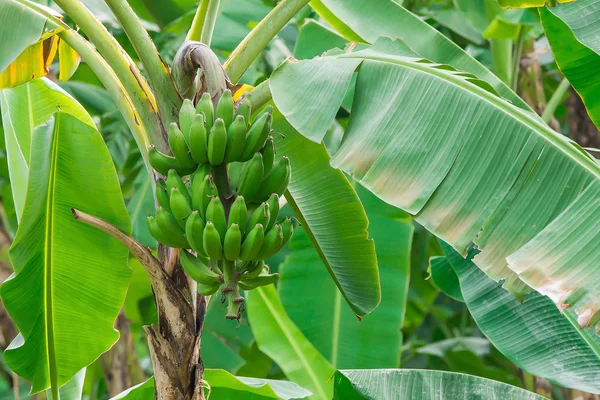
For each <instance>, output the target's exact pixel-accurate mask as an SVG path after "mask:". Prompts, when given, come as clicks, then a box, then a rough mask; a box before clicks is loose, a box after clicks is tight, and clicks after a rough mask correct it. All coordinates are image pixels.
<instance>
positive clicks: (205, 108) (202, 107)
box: [196, 93, 215, 132]
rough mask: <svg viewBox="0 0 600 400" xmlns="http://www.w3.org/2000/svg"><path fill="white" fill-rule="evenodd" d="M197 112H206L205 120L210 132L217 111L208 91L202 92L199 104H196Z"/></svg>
mask: <svg viewBox="0 0 600 400" xmlns="http://www.w3.org/2000/svg"><path fill="white" fill-rule="evenodd" d="M196 113H197V114H204V118H205V119H204V121H205V123H206V131H207V132H210V130H211V128H212V126H213V122H214V115H215V111H214V108H213V103H212V100H211V98H210V94H208V93H204V94H202V97H200V100H199V101H198V104H196Z"/></svg>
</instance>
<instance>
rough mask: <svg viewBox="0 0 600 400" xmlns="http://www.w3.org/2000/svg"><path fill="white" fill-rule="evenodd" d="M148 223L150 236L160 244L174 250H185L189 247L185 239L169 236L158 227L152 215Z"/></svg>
mask: <svg viewBox="0 0 600 400" xmlns="http://www.w3.org/2000/svg"><path fill="white" fill-rule="evenodd" d="M146 222H147V223H148V230H149V231H150V234H151V235H152V237H153V238H154V239H156V240H157V241H158V242H160V243H162V244H164V245H165V246H169V247H173V248H179V249H184V248H186V247H187V241H186V240H185V237H183V236H180V235H175V236H169V235H168V234H167V233H166V232H165V231H163V230H162V229H161V228H160V227H159V226H158V223H157V222H156V219H155V218H154V217H153V216H152V215H151V216H149V217H148V218H147V219H146Z"/></svg>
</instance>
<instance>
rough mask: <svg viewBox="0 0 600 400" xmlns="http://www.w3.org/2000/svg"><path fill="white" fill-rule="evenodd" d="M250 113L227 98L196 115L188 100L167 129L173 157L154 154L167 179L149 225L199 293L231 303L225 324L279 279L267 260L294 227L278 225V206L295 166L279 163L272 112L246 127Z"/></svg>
mask: <svg viewBox="0 0 600 400" xmlns="http://www.w3.org/2000/svg"><path fill="white" fill-rule="evenodd" d="M250 115H251V110H250V107H249V105H248V104H245V103H244V102H242V103H241V104H240V106H239V107H238V109H237V111H234V102H233V99H232V96H231V92H230V91H229V90H227V91H225V92H224V93H223V95H222V96H221V98H220V99H219V101H218V103H217V106H216V107H213V103H212V100H211V98H210V95H209V94H208V93H204V94H203V95H202V97H201V98H200V100H199V101H198V103H197V105H196V106H195V107H194V105H193V103H192V102H191V101H190V100H185V101H184V104H183V106H182V107H181V110H180V112H179V124H176V123H173V124H171V126H170V127H169V132H168V142H169V147H170V150H171V153H172V154H173V156H170V155H166V154H163V153H160V152H159V151H158V150H157V149H156V148H155V147H154V146H150V148H149V149H148V154H149V160H150V163H151V165H152V167H153V168H154V169H155V170H156V171H157V172H159V173H160V174H162V175H164V176H165V177H166V179H158V180H157V183H156V199H157V201H158V203H159V207H158V208H157V210H156V216H149V217H148V220H147V222H148V228H149V230H150V233H151V234H152V236H154V238H155V239H156V240H157V241H158V242H160V243H162V244H164V245H166V246H169V247H173V248H178V249H183V250H182V251H181V252H180V262H181V266H182V268H183V269H184V270H185V272H186V273H187V274H188V276H190V277H191V278H192V279H194V280H195V281H196V282H197V284H198V285H197V287H198V293H199V294H201V295H204V296H207V295H212V294H214V293H216V292H217V291H218V290H219V289H221V293H222V295H223V298H224V299H225V298H226V299H227V300H228V313H227V315H226V318H228V319H239V318H240V315H241V313H242V312H243V302H244V298H243V297H242V296H240V294H239V289H242V290H251V289H254V288H256V287H259V286H264V285H268V284H271V283H274V282H276V281H277V280H278V279H279V274H271V273H270V271H269V267H268V266H267V265H265V263H264V260H265V259H267V258H269V257H271V256H273V255H274V254H276V253H277V252H278V251H280V250H281V249H282V248H283V247H284V246H285V245H286V244H287V243H288V242H289V241H290V239H291V237H292V234H293V232H294V224H293V222H292V220H291V219H290V218H283V219H278V218H279V198H280V196H281V195H282V194H283V192H284V191H285V190H286V189H287V186H288V184H289V181H290V177H291V167H290V162H289V159H288V158H287V157H282V158H281V159H280V160H279V161H278V162H275V146H274V143H273V137H272V136H271V133H272V130H271V120H272V107H270V106H267V107H265V109H264V110H263V111H262V112H261V113H260V114H259V115H258V116H256V118H255V119H254V122H253V123H252V124H251V125H248V123H247V121H249V119H250Z"/></svg>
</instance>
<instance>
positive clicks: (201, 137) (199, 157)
mask: <svg viewBox="0 0 600 400" xmlns="http://www.w3.org/2000/svg"><path fill="white" fill-rule="evenodd" d="M204 118H205V117H204V114H196V116H195V117H194V121H193V122H192V127H191V128H190V139H189V142H188V143H189V145H190V153H191V156H192V159H193V160H194V162H195V163H196V164H204V163H207V162H208V135H207V134H206V133H207V132H206V126H205V123H204Z"/></svg>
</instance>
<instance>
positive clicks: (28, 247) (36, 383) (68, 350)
mask: <svg viewBox="0 0 600 400" xmlns="http://www.w3.org/2000/svg"><path fill="white" fill-rule="evenodd" d="M71 208H76V209H78V210H81V211H83V212H87V213H90V214H93V215H96V216H98V217H99V218H102V219H104V220H106V221H108V222H110V223H112V224H114V225H116V226H117V227H118V228H120V229H121V230H123V231H124V232H129V231H130V223H129V217H128V215H127V210H126V209H125V204H124V203H123V197H122V195H121V190H120V187H119V181H118V178H117V174H116V171H115V167H114V164H113V162H112V159H111V158H110V155H109V153H108V150H107V148H106V145H105V144H104V141H103V140H102V137H101V136H100V134H99V133H98V131H96V130H95V129H94V128H92V127H91V126H90V125H88V124H86V123H84V122H81V121H80V120H78V119H77V118H75V117H74V116H72V115H70V114H66V113H63V112H58V113H56V114H55V115H54V116H53V117H51V118H50V119H49V120H48V121H47V122H46V123H45V124H43V125H41V126H39V127H38V128H36V129H35V131H34V133H33V137H32V143H31V163H30V171H29V184H28V188H27V197H26V201H25V208H24V211H23V215H22V218H21V223H20V225H19V229H18V231H17V235H16V237H15V239H14V241H13V244H12V246H11V249H10V252H9V255H10V258H11V261H12V264H13V266H14V271H15V272H14V274H13V275H11V277H10V278H9V279H8V280H7V281H6V282H4V284H2V286H0V294H1V296H2V301H3V303H4V305H5V307H6V309H7V311H8V313H9V314H10V316H11V318H12V319H13V321H14V323H15V325H16V326H17V327H18V328H19V331H20V335H19V336H17V338H16V339H15V340H14V341H13V342H12V343H11V345H10V346H9V348H8V349H7V350H6V351H5V352H4V358H5V360H6V362H7V364H8V365H9V366H10V368H11V369H12V370H13V371H15V372H16V373H17V374H19V375H20V376H22V377H23V378H25V379H27V380H28V381H30V382H31V384H32V393H37V392H39V391H41V390H45V389H47V388H49V387H52V388H53V391H55V390H57V389H58V388H59V387H60V386H62V385H64V384H65V383H66V382H68V381H69V380H70V379H71V378H72V377H73V376H74V375H75V374H76V373H77V372H78V371H79V370H81V369H82V368H83V367H85V366H87V365H89V364H90V363H91V362H93V361H94V360H95V359H96V358H98V356H100V354H102V353H104V352H105V351H106V350H108V349H109V348H110V347H111V346H112V345H113V344H114V343H115V342H116V341H117V339H118V337H119V334H118V332H117V331H116V330H115V329H114V323H115V319H116V317H117V315H118V313H119V310H120V309H121V306H122V305H123V301H124V299H125V294H126V292H127V286H128V284H129V278H130V275H131V270H130V269H129V268H128V267H127V256H128V251H127V249H126V248H125V247H124V246H123V245H122V244H121V243H119V242H118V241H117V240H116V239H113V238H112V237H110V236H108V235H106V234H105V233H104V232H102V231H100V230H98V229H96V228H93V227H91V226H88V225H86V224H83V223H81V222H79V221H76V220H75V218H73V215H72V213H71Z"/></svg>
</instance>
